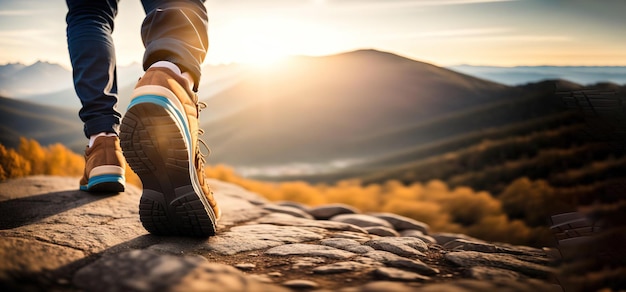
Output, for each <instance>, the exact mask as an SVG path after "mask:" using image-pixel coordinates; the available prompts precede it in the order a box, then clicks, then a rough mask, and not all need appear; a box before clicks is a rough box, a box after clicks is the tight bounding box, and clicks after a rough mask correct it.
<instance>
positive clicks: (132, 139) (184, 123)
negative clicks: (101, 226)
mask: <svg viewBox="0 0 626 292" xmlns="http://www.w3.org/2000/svg"><path fill="white" fill-rule="evenodd" d="M187 84H188V81H187V79H185V78H184V77H182V76H181V75H180V74H177V73H175V72H173V71H172V70H171V69H168V68H161V67H151V68H149V69H148V70H147V71H146V73H145V74H144V75H143V77H142V78H141V79H140V80H139V82H138V83H137V86H136V87H135V90H134V91H133V95H132V97H133V98H132V100H131V103H130V105H129V106H128V110H127V112H126V115H125V116H124V118H123V119H122V123H121V132H120V139H121V141H122V142H121V145H122V149H123V150H124V156H125V157H126V160H127V161H128V164H129V165H130V167H131V168H132V169H133V170H134V171H135V172H136V173H137V175H138V176H139V178H140V179H141V183H142V185H143V193H142V195H141V201H140V203H139V218H140V220H141V223H142V224H143V226H144V227H145V228H146V230H148V231H149V232H150V233H152V234H155V235H185V236H202V237H204V236H211V235H214V234H215V231H216V221H217V218H216V217H219V212H220V211H219V208H218V207H217V204H216V201H215V198H214V197H213V192H212V191H211V189H210V188H209V186H208V185H207V183H206V179H205V176H204V156H205V155H204V154H202V153H201V152H200V147H199V141H200V143H201V144H204V142H202V141H201V140H198V135H199V134H201V132H202V130H200V129H199V128H198V114H199V110H200V109H199V105H198V97H197V96H196V94H195V93H194V92H193V91H192V90H191V88H190V87H189V86H187ZM216 215H217V216H216Z"/></svg>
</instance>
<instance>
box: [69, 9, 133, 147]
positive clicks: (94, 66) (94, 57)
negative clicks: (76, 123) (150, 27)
mask: <svg viewBox="0 0 626 292" xmlns="http://www.w3.org/2000/svg"><path fill="white" fill-rule="evenodd" d="M66 3H67V7H68V13H67V17H66V21H67V45H68V50H69V53H70V60H71V62H72V68H73V77H74V88H75V89H76V94H77V95H78V97H79V98H80V101H81V103H82V105H83V107H82V108H81V110H80V112H79V116H80V118H81V120H82V121H83V122H84V123H85V127H84V132H85V136H87V138H89V137H90V136H91V135H95V134H98V133H101V132H108V133H117V132H118V131H119V123H120V118H121V115H120V113H119V112H118V111H117V110H116V107H117V80H116V72H115V70H116V67H115V48H114V46H113V38H112V37H111V34H112V33H113V20H114V18H115V15H116V14H117V0H100V1H97V0H92V1H81V0H66Z"/></svg>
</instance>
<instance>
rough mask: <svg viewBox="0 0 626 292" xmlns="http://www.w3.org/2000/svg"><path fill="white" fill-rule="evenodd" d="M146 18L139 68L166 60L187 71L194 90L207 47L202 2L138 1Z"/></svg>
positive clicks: (205, 19) (205, 21)
mask: <svg viewBox="0 0 626 292" xmlns="http://www.w3.org/2000/svg"><path fill="white" fill-rule="evenodd" d="M141 2H142V4H143V7H144V10H145V11H146V14H147V15H146V19H145V20H144V22H143V24H142V26H141V37H142V39H143V43H144V45H145V47H146V52H145V54H144V58H143V68H144V70H147V69H148V67H150V65H152V64H154V63H155V62H157V61H169V62H172V63H174V64H176V65H178V67H179V68H181V70H182V71H183V72H189V74H191V76H192V77H193V79H194V83H195V84H196V85H195V88H194V90H197V89H198V88H197V87H198V84H199V83H200V82H199V81H200V65H201V64H202V62H203V61H204V58H205V56H206V53H207V49H208V47H209V40H208V34H207V29H208V28H207V27H208V17H207V12H206V7H205V6H204V1H201V0H187V1H181V0H178V1H167V0H142V1H141Z"/></svg>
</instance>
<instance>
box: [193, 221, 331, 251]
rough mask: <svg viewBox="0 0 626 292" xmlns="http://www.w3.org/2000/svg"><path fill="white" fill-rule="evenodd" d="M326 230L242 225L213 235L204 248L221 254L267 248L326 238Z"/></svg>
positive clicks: (269, 225)
mask: <svg viewBox="0 0 626 292" xmlns="http://www.w3.org/2000/svg"><path fill="white" fill-rule="evenodd" d="M324 233H325V230H323V229H320V228H312V227H294V226H276V225H271V224H252V225H242V226H236V227H233V228H231V230H230V231H228V232H225V233H220V234H218V235H217V236H214V237H211V238H210V239H209V240H208V242H206V243H205V244H204V245H203V247H202V248H203V249H206V250H212V251H215V252H217V253H219V254H221V255H234V254H237V253H240V252H244V251H252V250H259V249H265V248H268V247H274V246H279V245H283V244H285V243H295V242H305V241H312V240H320V239H322V238H324Z"/></svg>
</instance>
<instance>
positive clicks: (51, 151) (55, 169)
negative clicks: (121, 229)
mask: <svg viewBox="0 0 626 292" xmlns="http://www.w3.org/2000/svg"><path fill="white" fill-rule="evenodd" d="M84 168H85V160H84V158H83V156H82V155H78V154H76V153H74V152H72V150H70V149H68V148H67V147H65V146H63V145H62V144H59V143H57V144H52V145H49V146H47V147H43V146H41V145H40V144H39V143H38V142H37V141H36V140H34V139H26V138H24V137H21V138H20V144H19V146H18V147H17V151H16V150H14V149H7V148H5V147H4V146H3V145H2V144H0V180H5V179H9V178H16V177H22V176H27V175H37V174H47V175H59V176H81V175H83V170H84ZM126 181H127V182H128V183H130V184H133V185H136V186H139V187H141V181H140V180H139V177H138V176H137V175H136V174H135V173H134V172H133V171H132V170H131V169H130V167H128V166H127V167H126Z"/></svg>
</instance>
